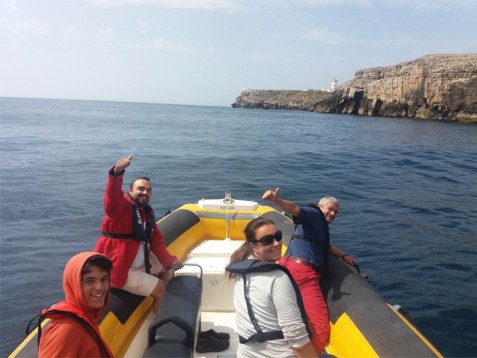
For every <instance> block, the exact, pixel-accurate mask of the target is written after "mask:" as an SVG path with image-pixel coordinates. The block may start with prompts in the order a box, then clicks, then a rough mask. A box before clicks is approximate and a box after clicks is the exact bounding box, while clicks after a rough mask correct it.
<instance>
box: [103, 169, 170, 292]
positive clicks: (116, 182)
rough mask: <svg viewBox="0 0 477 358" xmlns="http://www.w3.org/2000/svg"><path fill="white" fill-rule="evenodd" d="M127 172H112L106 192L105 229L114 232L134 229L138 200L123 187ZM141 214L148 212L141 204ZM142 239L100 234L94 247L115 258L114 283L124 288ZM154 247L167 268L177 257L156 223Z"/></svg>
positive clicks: (143, 216)
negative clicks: (133, 221)
mask: <svg viewBox="0 0 477 358" xmlns="http://www.w3.org/2000/svg"><path fill="white" fill-rule="evenodd" d="M123 177H124V174H121V175H119V176H117V177H115V176H114V175H112V170H111V171H110V172H109V178H108V182H107V184H106V190H105V193H104V211H105V212H106V216H105V217H104V219H103V223H102V224H101V231H102V232H108V233H114V234H129V233H132V232H133V224H132V215H133V214H132V209H133V205H134V202H133V200H132V199H131V198H130V197H129V195H128V194H127V193H124V192H123V191H122V184H123ZM139 212H140V214H141V218H142V220H143V221H145V220H146V213H145V211H144V210H143V209H141V208H139ZM139 246H140V242H139V241H138V240H135V239H112V238H107V237H105V236H100V237H99V239H98V242H97V243H96V246H95V248H94V251H96V252H99V253H102V254H103V255H105V256H106V257H107V258H109V259H110V260H111V261H112V262H113V269H112V270H111V285H112V286H115V287H118V288H123V287H124V285H125V283H126V280H127V277H128V271H129V269H130V268H131V265H132V263H133V261H134V259H135V257H136V255H137V252H138V250H139ZM150 248H151V251H152V252H153V253H154V255H156V257H157V258H158V259H159V261H160V262H161V264H162V265H163V266H164V267H165V268H167V267H169V265H170V264H171V263H172V262H173V261H174V260H176V259H177V258H176V257H175V256H172V255H171V254H169V252H168V251H167V248H166V245H165V244H164V240H163V237H162V234H161V232H160V231H159V228H158V227H157V225H156V224H154V236H153V238H152V241H151V244H150Z"/></svg>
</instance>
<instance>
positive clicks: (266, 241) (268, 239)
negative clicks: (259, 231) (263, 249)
mask: <svg viewBox="0 0 477 358" xmlns="http://www.w3.org/2000/svg"><path fill="white" fill-rule="evenodd" d="M273 240H277V241H278V242H280V241H282V232H281V231H280V230H278V231H277V232H276V233H275V234H273V235H265V236H262V237H261V238H260V239H258V240H255V241H254V242H255V243H261V244H262V245H263V246H269V245H271V244H273Z"/></svg>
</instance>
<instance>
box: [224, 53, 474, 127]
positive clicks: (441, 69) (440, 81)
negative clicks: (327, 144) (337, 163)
mask: <svg viewBox="0 0 477 358" xmlns="http://www.w3.org/2000/svg"><path fill="white" fill-rule="evenodd" d="M232 107H234V108H237V107H244V108H265V109H291V110H305V111H314V112H327V113H344V114H357V115H366V116H387V117H409V118H420V119H442V120H451V121H466V122H475V123H477V54H471V55H428V56H424V57H421V58H419V59H417V60H414V61H410V62H405V63H401V64H399V65H395V66H389V67H376V68H370V69H365V70H359V71H357V72H356V74H355V77H354V79H353V80H351V81H348V82H345V83H343V84H342V85H341V86H340V87H339V88H338V90H337V91H335V92H332V93H331V92H325V91H264V90H245V91H243V92H242V93H241V95H240V96H239V97H238V98H237V100H236V101H235V103H233V104H232Z"/></svg>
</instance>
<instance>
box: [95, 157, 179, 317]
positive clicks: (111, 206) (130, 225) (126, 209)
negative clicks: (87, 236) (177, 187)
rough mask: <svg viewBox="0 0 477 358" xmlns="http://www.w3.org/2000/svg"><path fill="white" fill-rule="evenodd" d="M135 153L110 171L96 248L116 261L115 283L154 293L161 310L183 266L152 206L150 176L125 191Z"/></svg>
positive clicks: (136, 292) (130, 290)
mask: <svg viewBox="0 0 477 358" xmlns="http://www.w3.org/2000/svg"><path fill="white" fill-rule="evenodd" d="M131 161H132V155H129V156H128V157H125V158H121V159H119V160H118V161H117V162H116V164H115V165H114V167H113V168H111V170H110V171H109V177H108V182H107V184H106V190H105V193H104V211H105V212H106V215H105V217H104V219H103V222H102V224H101V234H102V235H101V236H100V238H99V239H98V242H97V243H96V246H95V248H94V251H96V252H100V253H102V254H103V255H105V256H106V257H108V258H109V259H110V260H111V261H112V262H113V269H112V271H111V284H112V286H114V287H117V288H121V289H123V290H126V291H128V292H131V293H134V294H137V295H141V296H152V298H153V300H154V301H153V309H154V312H156V313H157V312H158V310H159V306H160V303H161V300H162V298H163V296H164V293H165V291H166V287H167V284H168V282H169V280H170V279H171V278H172V275H173V271H174V270H177V269H179V268H181V267H182V266H183V264H182V262H181V261H180V260H178V259H177V257H175V256H172V255H171V254H169V252H168V251H167V248H166V245H165V244H164V240H163V237H162V234H161V232H160V231H159V228H158V227H157V225H156V222H155V218H154V211H153V210H152V208H151V207H150V206H149V201H150V200H151V196H152V187H151V182H150V180H149V178H147V177H141V178H137V179H134V180H133V181H132V182H131V184H130V185H129V190H128V192H127V193H124V192H123V190H122V184H123V178H124V172H125V170H126V168H127V167H128V166H129V165H130V164H131Z"/></svg>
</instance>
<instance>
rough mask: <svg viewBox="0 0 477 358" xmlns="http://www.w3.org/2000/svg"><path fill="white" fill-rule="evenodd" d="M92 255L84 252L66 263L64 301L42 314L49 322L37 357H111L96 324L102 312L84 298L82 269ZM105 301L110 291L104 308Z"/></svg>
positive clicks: (93, 253) (43, 333)
mask: <svg viewBox="0 0 477 358" xmlns="http://www.w3.org/2000/svg"><path fill="white" fill-rule="evenodd" d="M94 255H98V253H96V252H83V253H80V254H78V255H76V256H73V257H72V258H71V259H70V261H68V263H67V264H66V267H65V271H64V273H63V290H64V291H65V298H66V299H65V300H64V301H61V302H58V303H56V304H54V305H53V306H51V307H50V308H49V309H45V310H43V312H42V314H46V316H47V317H48V318H52V321H51V322H50V323H49V324H48V326H47V327H46V329H45V330H44V332H42V335H41V340H40V346H39V351H38V357H39V358H54V357H58V358H60V357H61V358H64V357H71V358H76V357H78V358H79V357H85V358H86V357H88V358H89V357H113V354H112V353H111V351H110V350H109V348H108V346H107V344H106V343H105V342H104V341H103V339H102V338H101V333H100V331H99V328H98V325H97V322H98V319H99V314H100V311H101V309H92V308H89V307H88V306H87V304H86V301H85V298H84V296H83V290H82V282H81V270H82V269H83V266H84V264H85V262H86V260H88V259H89V258H90V257H91V256H94ZM108 301H109V290H108V292H107V295H106V299H105V302H104V307H106V305H107V304H108ZM104 307H103V308H104Z"/></svg>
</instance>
